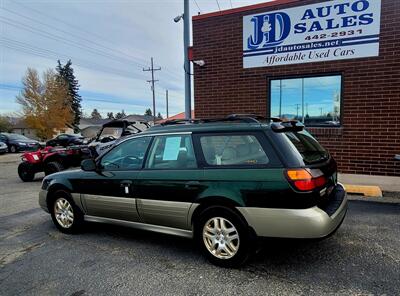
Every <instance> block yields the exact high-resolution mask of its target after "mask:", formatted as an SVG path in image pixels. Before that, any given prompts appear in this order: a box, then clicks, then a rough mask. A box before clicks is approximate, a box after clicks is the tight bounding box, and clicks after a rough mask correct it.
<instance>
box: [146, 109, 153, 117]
mask: <svg viewBox="0 0 400 296" xmlns="http://www.w3.org/2000/svg"><path fill="white" fill-rule="evenodd" d="M144 115H148V116H153V112H151V109H150V108H147V109H146V111H145V112H144Z"/></svg>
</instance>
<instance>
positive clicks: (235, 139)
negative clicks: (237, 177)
mask: <svg viewBox="0 0 400 296" xmlns="http://www.w3.org/2000/svg"><path fill="white" fill-rule="evenodd" d="M200 143H201V148H202V150H203V154H204V159H205V161H206V162H207V164H209V165H212V166H224V165H261V164H268V163H269V159H268V157H267V155H266V154H265V151H264V149H263V148H262V147H261V144H260V142H259V141H258V139H257V138H256V137H255V136H254V135H213V136H201V137H200Z"/></svg>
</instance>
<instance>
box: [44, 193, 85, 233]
mask: <svg viewBox="0 0 400 296" xmlns="http://www.w3.org/2000/svg"><path fill="white" fill-rule="evenodd" d="M49 211H50V214H51V219H52V220H53V223H54V225H55V226H56V227H57V229H58V230H60V231H61V232H63V233H68V234H72V233H77V232H79V230H81V228H82V224H83V213H82V211H81V210H80V209H79V208H78V207H77V206H76V205H75V203H74V201H73V199H72V197H71V195H70V194H69V193H68V192H66V191H62V190H61V191H56V192H55V193H54V194H52V202H50V204H49Z"/></svg>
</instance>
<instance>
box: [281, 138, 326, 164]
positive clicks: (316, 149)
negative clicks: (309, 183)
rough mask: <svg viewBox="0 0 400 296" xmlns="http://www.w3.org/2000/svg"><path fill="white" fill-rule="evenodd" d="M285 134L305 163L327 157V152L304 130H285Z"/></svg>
mask: <svg viewBox="0 0 400 296" xmlns="http://www.w3.org/2000/svg"><path fill="white" fill-rule="evenodd" d="M285 135H286V137H287V139H289V141H290V143H291V144H292V145H293V146H294V148H295V150H297V151H298V152H299V153H300V154H301V156H302V158H303V160H304V162H305V163H314V162H319V161H323V160H326V159H327V158H328V157H329V155H328V152H327V151H326V150H325V149H324V148H323V147H322V146H321V145H320V144H319V143H318V142H317V140H315V139H314V138H313V137H312V136H311V135H310V134H309V133H307V132H306V131H302V132H298V133H295V132H287V133H285Z"/></svg>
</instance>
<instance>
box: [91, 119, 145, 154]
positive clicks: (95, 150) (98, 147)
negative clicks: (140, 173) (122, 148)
mask: <svg viewBox="0 0 400 296" xmlns="http://www.w3.org/2000/svg"><path fill="white" fill-rule="evenodd" d="M149 127H150V125H149V124H148V123H147V122H143V121H127V120H113V121H110V122H108V123H106V124H104V125H103V127H102V128H101V130H100V131H99V133H98V134H97V136H96V137H95V138H94V139H93V140H92V141H91V142H90V143H89V149H90V151H91V153H92V155H93V156H94V157H97V156H99V155H101V154H103V153H104V152H106V151H107V150H108V149H110V148H111V146H112V145H113V144H114V143H115V141H116V140H118V139H119V138H122V137H125V136H128V135H133V134H137V133H141V132H142V131H144V130H146V129H148V128H149Z"/></svg>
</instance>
